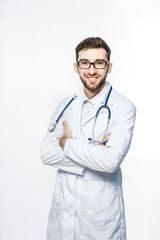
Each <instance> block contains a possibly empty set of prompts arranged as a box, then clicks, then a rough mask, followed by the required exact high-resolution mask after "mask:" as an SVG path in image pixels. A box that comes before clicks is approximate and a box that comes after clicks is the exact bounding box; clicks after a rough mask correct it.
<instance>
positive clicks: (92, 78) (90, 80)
mask: <svg viewBox="0 0 160 240" xmlns="http://www.w3.org/2000/svg"><path fill="white" fill-rule="evenodd" d="M87 79H88V81H89V82H90V83H96V82H97V80H98V77H87Z"/></svg>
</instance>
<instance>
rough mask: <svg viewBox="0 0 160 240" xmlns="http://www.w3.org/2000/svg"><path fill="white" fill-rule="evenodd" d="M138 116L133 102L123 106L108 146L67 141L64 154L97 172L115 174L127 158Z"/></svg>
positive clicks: (73, 140) (119, 111)
mask: <svg viewBox="0 0 160 240" xmlns="http://www.w3.org/2000/svg"><path fill="white" fill-rule="evenodd" d="M135 116H136V109H135V106H134V105H133V104H132V103H131V102H127V104H126V102H124V104H121V106H120V108H119V110H118V114H117V117H116V120H115V124H114V127H113V129H112V131H111V136H110V138H109V140H108V142H107V144H106V146H101V145H95V144H93V143H85V144H84V143H83V142H81V141H78V140H76V139H67V141H66V144H65V148H64V153H65V156H67V157H69V158H71V159H72V160H74V161H75V162H77V163H79V164H81V165H83V166H85V167H87V168H90V169H92V170H95V171H103V172H108V173H114V172H116V171H117V169H118V168H119V167H120V165H121V163H122V161H123V159H124V157H125V156H126V154H127V152H128V150H129V147H130V144H131V139H132V134H133V128H134V122H135Z"/></svg>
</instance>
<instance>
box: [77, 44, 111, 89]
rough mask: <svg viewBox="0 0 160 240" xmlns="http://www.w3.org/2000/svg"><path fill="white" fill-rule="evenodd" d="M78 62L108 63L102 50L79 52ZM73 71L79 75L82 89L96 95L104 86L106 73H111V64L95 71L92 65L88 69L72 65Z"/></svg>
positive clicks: (94, 49) (104, 51)
mask: <svg viewBox="0 0 160 240" xmlns="http://www.w3.org/2000/svg"><path fill="white" fill-rule="evenodd" d="M80 60H87V61H89V62H95V61H97V60H105V61H108V60H107V56H106V50H105V49H103V48H93V49H92V48H91V49H87V50H81V51H80V52H79V54H78V61H80ZM74 69H75V71H76V72H77V73H78V74H79V76H80V79H81V81H82V83H83V85H84V89H85V90H87V91H90V92H96V93H98V92H99V91H100V90H101V89H102V88H103V87H104V85H105V80H106V77H107V73H109V72H111V69H112V64H111V63H110V64H109V65H107V66H106V67H105V68H104V69H96V68H94V66H93V65H91V66H90V68H89V69H81V68H79V67H78V66H77V64H76V63H74Z"/></svg>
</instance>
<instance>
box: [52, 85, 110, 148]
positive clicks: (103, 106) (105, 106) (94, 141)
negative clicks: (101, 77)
mask: <svg viewBox="0 0 160 240" xmlns="http://www.w3.org/2000/svg"><path fill="white" fill-rule="evenodd" d="M111 91H112V86H111V87H110V89H109V92H108V95H107V97H106V101H105V104H104V105H102V106H100V108H99V109H98V110H97V112H96V114H95V118H94V124H93V130H92V138H88V140H89V141H90V142H92V143H102V144H104V145H105V144H106V141H103V140H102V141H96V140H95V139H94V129H95V126H96V122H97V118H98V115H99V113H100V111H101V110H102V109H103V108H105V109H107V111H108V122H107V127H106V130H105V132H104V136H103V139H104V137H105V136H106V133H107V130H108V126H109V122H110V119H111V110H110V108H109V107H108V106H107V103H108V99H109V97H110V94H111ZM75 98H76V97H73V98H72V99H71V100H70V101H69V102H68V103H67V105H66V106H65V107H64V109H63V110H62V112H61V113H60V114H59V116H58V118H57V120H56V121H55V122H54V123H51V124H50V126H49V128H48V131H49V132H50V133H51V132H53V131H55V130H56V126H57V124H58V122H59V120H60V118H61V117H62V115H63V113H64V112H65V111H66V109H67V108H68V107H69V105H70V104H71V103H72V102H73V100H74V99H75Z"/></svg>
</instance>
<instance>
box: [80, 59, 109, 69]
mask: <svg viewBox="0 0 160 240" xmlns="http://www.w3.org/2000/svg"><path fill="white" fill-rule="evenodd" d="M83 61H84V60H79V61H77V65H78V67H79V68H80V69H89V68H90V67H91V65H93V66H94V68H95V69H105V68H106V66H107V65H108V64H109V62H107V61H105V60H101V61H102V62H105V67H103V68H96V66H95V63H96V62H98V61H95V62H89V61H86V62H88V63H89V67H88V68H82V67H80V65H79V63H80V62H83Z"/></svg>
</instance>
